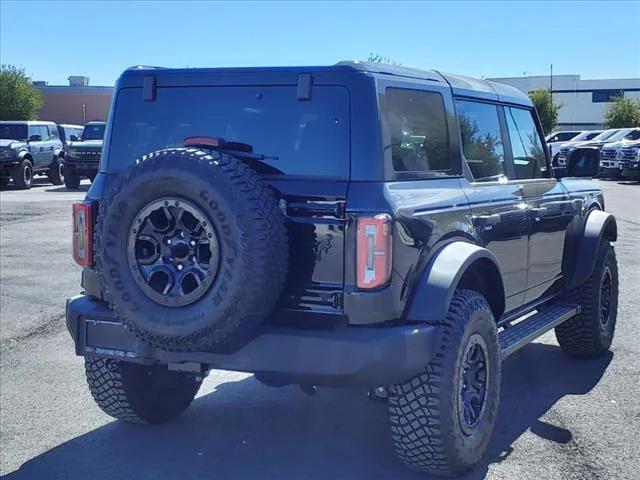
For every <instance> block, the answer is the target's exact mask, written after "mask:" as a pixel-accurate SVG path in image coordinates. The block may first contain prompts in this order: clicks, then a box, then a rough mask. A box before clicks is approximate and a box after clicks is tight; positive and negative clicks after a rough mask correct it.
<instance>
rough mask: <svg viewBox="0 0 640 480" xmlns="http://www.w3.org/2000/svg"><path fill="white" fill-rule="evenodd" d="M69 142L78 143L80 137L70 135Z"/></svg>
mask: <svg viewBox="0 0 640 480" xmlns="http://www.w3.org/2000/svg"><path fill="white" fill-rule="evenodd" d="M69 141H70V142H77V141H78V136H77V135H69Z"/></svg>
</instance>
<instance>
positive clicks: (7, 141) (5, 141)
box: [0, 138, 25, 148]
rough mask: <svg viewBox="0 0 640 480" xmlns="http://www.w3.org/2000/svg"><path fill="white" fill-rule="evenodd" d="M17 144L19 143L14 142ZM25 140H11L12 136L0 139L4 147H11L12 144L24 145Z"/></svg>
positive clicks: (0, 144) (1, 145)
mask: <svg viewBox="0 0 640 480" xmlns="http://www.w3.org/2000/svg"><path fill="white" fill-rule="evenodd" d="M14 143H15V144H17V145H13V144H14ZM24 144H25V142H22V141H20V140H11V139H10V138H6V139H5V138H3V139H1V140H0V147H2V148H7V147H11V146H18V145H24Z"/></svg>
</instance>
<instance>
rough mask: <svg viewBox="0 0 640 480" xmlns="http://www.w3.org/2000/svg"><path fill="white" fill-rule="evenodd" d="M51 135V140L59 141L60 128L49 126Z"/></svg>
mask: <svg viewBox="0 0 640 480" xmlns="http://www.w3.org/2000/svg"><path fill="white" fill-rule="evenodd" d="M47 128H49V135H50V136H51V140H58V127H56V126H55V125H48V127H47Z"/></svg>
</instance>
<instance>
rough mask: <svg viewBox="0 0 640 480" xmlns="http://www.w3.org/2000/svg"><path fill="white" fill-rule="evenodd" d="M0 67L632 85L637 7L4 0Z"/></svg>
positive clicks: (638, 36) (110, 77)
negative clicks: (309, 69)
mask: <svg viewBox="0 0 640 480" xmlns="http://www.w3.org/2000/svg"><path fill="white" fill-rule="evenodd" d="M0 18H1V20H0V21H1V24H0V27H1V28H0V59H1V61H2V63H3V64H14V65H18V66H21V67H23V68H25V70H26V71H27V73H28V74H29V75H30V76H31V77H32V78H33V79H36V80H48V81H49V82H50V83H51V84H66V83H67V80H66V79H67V77H68V76H69V75H87V76H89V77H91V85H113V83H114V82H115V80H116V78H117V77H118V75H119V74H120V72H121V71H122V70H123V69H125V68H126V67H128V66H131V65H136V64H146V65H160V66H176V67H184V66H190V67H200V66H204V67H212V66H252V65H253V66H256V65H329V64H333V63H335V62H337V61H339V60H344V59H361V60H363V59H366V58H367V56H368V55H369V53H370V52H374V53H380V54H381V55H383V56H386V57H390V58H393V59H395V60H396V61H398V62H401V63H402V64H403V65H406V66H412V67H418V68H420V67H422V68H437V69H441V70H444V71H449V72H455V73H460V74H466V75H471V76H476V77H480V76H485V77H499V76H519V75H522V74H523V72H527V74H530V75H546V74H548V73H549V64H551V63H553V64H554V73H558V74H561V73H576V74H581V75H582V76H583V78H617V77H640V2H637V1H636V2H588V1H587V2H530V3H529V2H512V3H506V2H504V3H502V2H495V3H492V2H469V3H467V2H448V3H440V2H426V3H418V2H406V3H404V2H349V3H338V2H326V3H325V2H321V3H296V2H259V3H253V2H236V3H213V2H204V1H200V2H180V3H179V2H169V1H166V2H151V1H141V2H128V3H120V2H98V1H91V2H62V1H52V2H35V1H21V2H15V1H9V0H0Z"/></svg>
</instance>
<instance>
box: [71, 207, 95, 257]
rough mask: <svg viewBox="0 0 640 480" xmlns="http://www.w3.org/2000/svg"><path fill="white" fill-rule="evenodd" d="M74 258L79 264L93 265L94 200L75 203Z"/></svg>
mask: <svg viewBox="0 0 640 480" xmlns="http://www.w3.org/2000/svg"><path fill="white" fill-rule="evenodd" d="M73 259H74V260H75V262H76V263H77V264H78V265H82V266H83V267H90V266H91V265H93V202H89V201H84V202H76V203H74V204H73Z"/></svg>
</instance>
